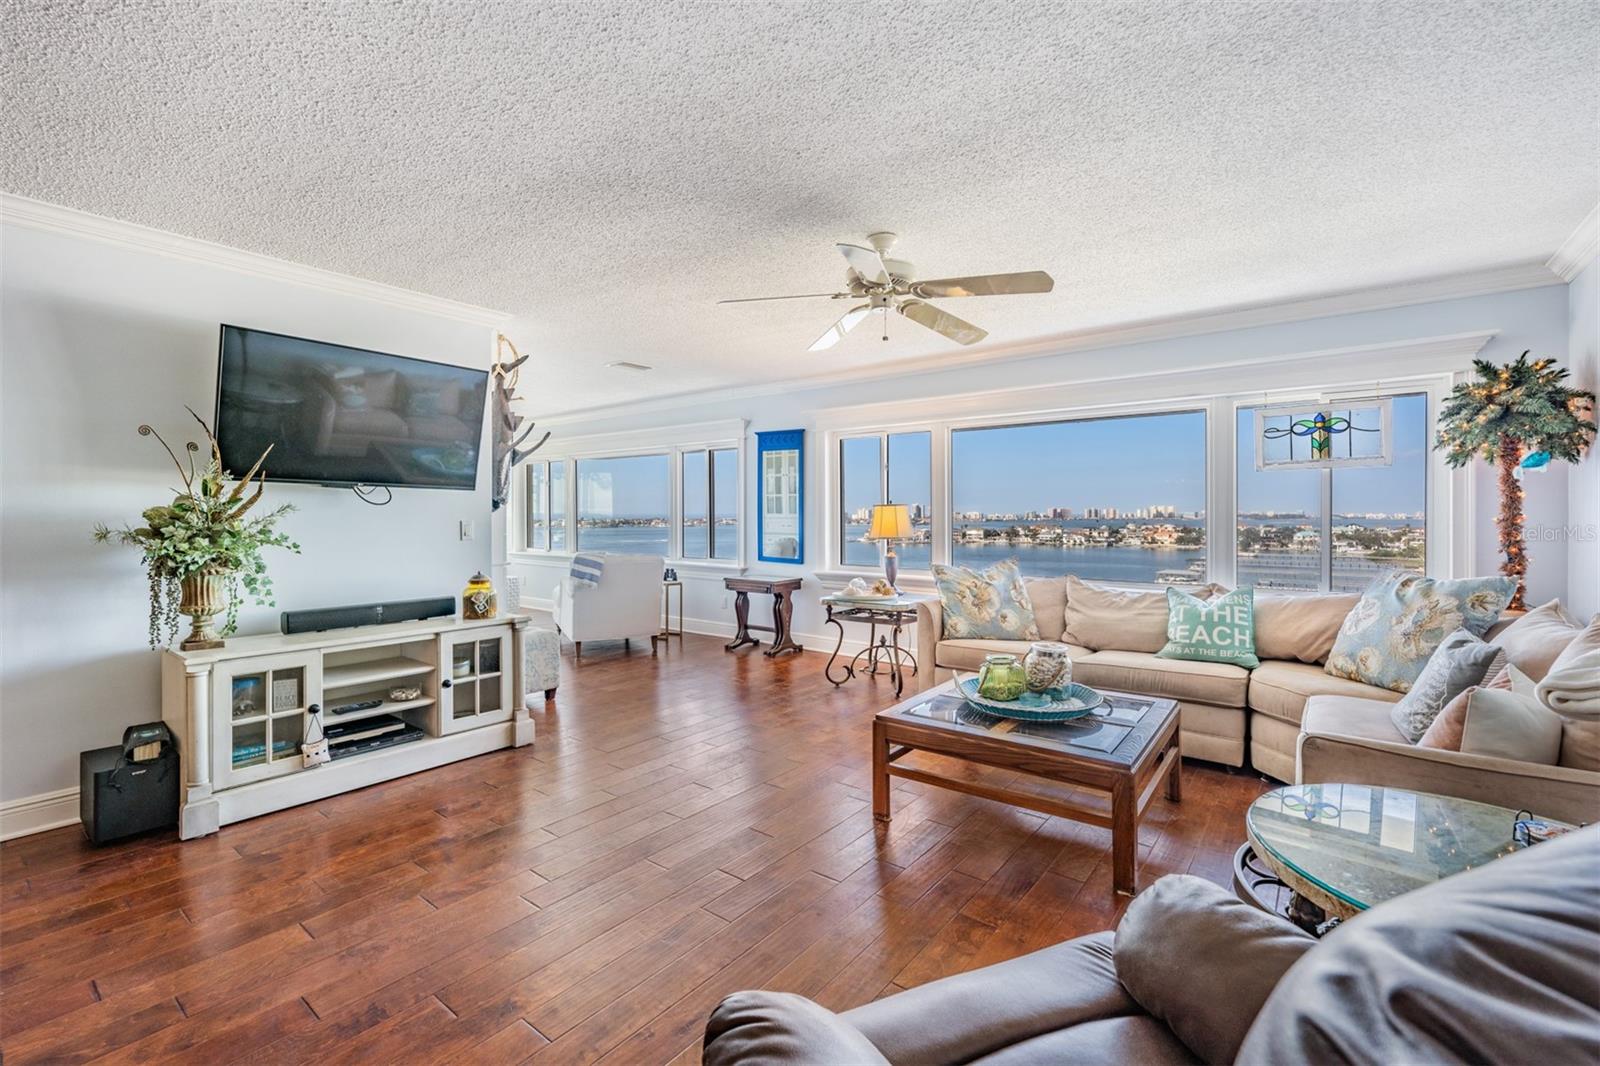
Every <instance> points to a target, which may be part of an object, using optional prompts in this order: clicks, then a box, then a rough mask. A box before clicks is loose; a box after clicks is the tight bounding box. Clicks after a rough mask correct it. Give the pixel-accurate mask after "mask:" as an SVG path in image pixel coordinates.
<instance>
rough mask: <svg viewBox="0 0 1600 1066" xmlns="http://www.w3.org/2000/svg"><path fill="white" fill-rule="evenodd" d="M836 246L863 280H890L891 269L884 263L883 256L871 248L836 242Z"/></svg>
mask: <svg viewBox="0 0 1600 1066" xmlns="http://www.w3.org/2000/svg"><path fill="white" fill-rule="evenodd" d="M834 247H835V248H837V249H839V254H840V255H842V256H844V258H845V262H847V263H849V264H850V269H851V270H854V271H855V272H856V273H857V274H860V275H861V280H863V281H887V280H889V270H888V268H887V267H885V266H884V265H883V256H881V255H879V254H878V253H877V252H875V251H873V250H872V249H871V248H863V247H861V245H859V244H836V245H834Z"/></svg>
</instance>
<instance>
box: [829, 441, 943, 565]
mask: <svg viewBox="0 0 1600 1066" xmlns="http://www.w3.org/2000/svg"><path fill="white" fill-rule="evenodd" d="M839 501H840V505H841V506H840V508H839V515H840V519H841V521H840V536H839V559H840V561H841V562H842V563H844V565H846V566H871V567H876V566H878V565H880V562H881V557H880V554H879V548H878V545H877V544H875V543H873V542H872V541H869V540H865V539H864V538H865V536H866V532H867V525H868V523H869V522H871V520H872V508H873V506H874V505H875V504H880V503H903V504H905V505H906V509H907V510H909V511H910V512H911V525H912V527H913V529H914V530H915V531H916V534H917V537H916V539H915V540H913V541H911V542H910V543H908V544H903V545H899V546H897V547H896V549H895V551H896V553H897V554H898V555H899V557H900V568H901V569H902V570H927V569H928V568H929V566H930V564H931V563H932V562H933V556H932V543H933V539H932V535H931V534H932V522H933V434H932V432H930V431H928V430H918V431H914V432H909V433H880V434H875V435H873V436H869V437H846V438H844V439H843V440H841V441H840V442H839Z"/></svg>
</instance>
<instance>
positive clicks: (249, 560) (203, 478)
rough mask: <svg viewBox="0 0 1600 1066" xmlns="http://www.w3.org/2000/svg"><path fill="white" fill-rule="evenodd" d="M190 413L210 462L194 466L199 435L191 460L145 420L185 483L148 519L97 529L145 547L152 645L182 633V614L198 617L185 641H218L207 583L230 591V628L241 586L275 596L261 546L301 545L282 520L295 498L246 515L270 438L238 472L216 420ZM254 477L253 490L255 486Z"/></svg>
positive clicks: (190, 446)
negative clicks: (228, 461)
mask: <svg viewBox="0 0 1600 1066" xmlns="http://www.w3.org/2000/svg"><path fill="white" fill-rule="evenodd" d="M189 413H190V414H191V415H194V420H195V421H196V422H198V423H200V428H201V429H202V430H203V431H204V432H205V435H206V439H207V440H208V441H209V442H210V444H211V457H210V459H209V460H208V461H207V462H206V464H205V465H204V467H200V468H197V467H196V466H195V455H196V454H197V453H198V452H199V450H200V448H199V445H197V444H195V443H194V442H193V441H189V442H187V443H186V444H185V445H184V448H185V450H186V451H187V452H188V453H189V454H188V460H189V462H188V465H187V467H186V466H185V465H184V463H182V462H181V461H179V459H178V456H177V454H176V453H174V452H173V450H172V448H171V447H170V446H169V445H168V444H167V442H166V441H165V440H163V439H162V437H161V435H160V434H159V433H157V432H156V431H155V430H153V429H151V428H150V427H149V426H140V427H139V435H140V436H141V437H155V439H156V440H157V441H159V442H160V444H161V446H162V447H163V448H166V450H167V454H168V455H169V456H171V457H172V461H173V463H174V464H175V465H176V466H177V468H178V474H179V476H180V477H182V478H183V490H182V491H180V492H178V493H177V495H175V496H174V497H173V499H172V502H171V503H170V504H166V505H163V506H157V507H151V508H149V509H148V510H146V511H145V512H144V514H143V515H142V516H141V517H142V518H143V519H144V524H143V525H140V526H123V527H122V528H121V529H110V528H107V527H106V526H104V525H98V526H96V527H95V530H94V539H95V540H97V541H100V542H106V541H112V540H114V541H116V542H117V543H119V544H127V545H130V546H132V547H135V548H138V549H139V550H140V551H141V552H142V553H143V555H144V568H145V573H146V574H147V575H148V576H149V579H150V634H149V637H150V647H152V648H160V647H163V646H165V645H166V644H167V643H169V642H170V641H171V640H172V638H173V637H175V636H177V633H178V616H179V615H180V614H187V615H190V616H191V617H193V618H194V631H193V632H192V633H191V634H190V638H189V639H188V640H186V641H184V646H185V647H213V646H216V645H217V644H219V643H220V641H218V640H216V636H215V634H213V633H211V632H210V618H211V616H212V615H213V614H215V613H217V609H218V608H219V607H220V604H213V603H209V602H208V601H209V600H212V599H215V598H216V597H215V596H214V595H211V596H208V595H207V592H206V586H207V584H208V583H209V584H210V585H213V586H214V585H215V584H216V583H217V582H220V585H221V588H220V589H213V592H225V593H226V598H227V605H226V608H225V611H226V614H225V617H224V620H223V624H222V633H223V635H227V634H229V633H232V632H233V630H234V628H235V627H236V626H237V624H238V619H239V602H240V600H241V598H242V596H241V593H244V594H248V595H249V596H250V597H251V598H253V599H254V600H255V602H256V603H258V604H262V605H271V604H272V603H273V599H272V578H271V577H270V576H268V574H267V565H266V561H265V560H264V559H262V557H261V553H262V550H263V549H265V548H284V549H287V550H288V551H292V552H296V553H298V552H299V551H300V545H299V544H297V543H295V542H294V541H292V540H290V539H289V537H288V535H287V534H285V533H283V532H281V531H279V530H278V528H277V525H278V522H279V521H280V520H281V519H282V518H283V516H284V515H286V514H288V513H289V512H290V511H292V510H294V507H293V506H292V505H290V504H284V505H283V506H281V507H278V508H275V509H273V510H271V511H268V512H266V513H265V514H259V515H256V516H255V517H253V518H250V517H247V516H248V515H249V514H250V511H251V510H252V509H253V508H254V507H255V506H256V504H257V503H259V502H260V500H261V494H262V493H263V492H264V491H265V490H266V484H265V473H264V472H263V470H262V464H263V463H265V462H266V459H267V455H268V454H269V453H270V452H271V451H272V447H271V446H270V445H269V446H268V447H267V450H266V451H264V452H262V453H261V458H259V459H257V460H256V463H255V465H254V466H253V467H251V468H250V472H249V473H248V474H246V475H245V476H244V477H243V478H238V479H234V478H233V477H232V475H230V474H229V473H228V472H227V471H225V470H224V469H223V468H222V452H221V449H220V448H218V446H217V438H216V437H215V436H214V435H213V434H212V432H211V427H210V426H208V425H206V423H205V420H204V419H202V418H201V417H200V416H199V415H197V414H195V413H194V411H192V410H190V411H189ZM230 481H232V484H230ZM252 481H254V482H255V491H254V492H251V491H250V489H251V483H252ZM207 608H209V609H207Z"/></svg>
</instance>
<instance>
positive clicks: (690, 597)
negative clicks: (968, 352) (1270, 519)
mask: <svg viewBox="0 0 1600 1066" xmlns="http://www.w3.org/2000/svg"><path fill="white" fill-rule="evenodd" d="M1567 300H1568V294H1567V287H1566V286H1565V285H1561V284H1551V285H1548V286H1544V287H1540V288H1535V289H1524V290H1519V291H1515V292H1505V293H1496V294H1492V295H1487V296H1477V297H1471V298H1463V299H1455V300H1442V301H1437V302H1433V303H1426V304H1416V305H1412V306H1409V307H1397V308H1390V309H1386V310H1381V311H1367V312H1360V313H1355V314H1347V315H1337V316H1330V317H1324V318H1317V319H1309V320H1305V321H1299V322H1289V323H1283V324H1277V325H1270V326H1260V327H1255V328H1250V329H1238V330H1229V331H1226V332H1219V333H1211V334H1205V335H1200V336H1192V337H1180V338H1174V339H1168V340H1157V341H1148V342H1141V343H1136V344H1127V345H1120V346H1116V347H1111V348H1102V349H1094V350H1085V351H1077V352H1070V353H1065V354H1060V355H1053V356H1050V355H1046V356H1039V357H1033V358H1028V359H1021V360H1016V361H1012V362H1007V363H1004V364H998V365H995V364H991V365H978V366H966V367H960V368H955V369H944V370H934V371H928V372H922V373H908V374H905V375H903V376H900V377H896V378H892V379H884V380H873V381H863V382H853V383H847V384H832V385H824V386H820V387H812V388H796V389H794V390H792V391H788V392H783V393H780V394H776V395H767V396H761V397H755V398H750V397H743V398H741V397H737V396H734V397H724V398H719V397H715V396H713V397H709V398H707V397H697V398H694V399H688V400H685V402H684V403H682V404H679V405H674V406H671V407H668V408H648V409H637V410H623V411H618V412H615V413H610V414H604V415H602V416H601V417H597V418H594V419H590V420H586V421H582V422H578V423H568V424H561V425H558V426H556V427H555V430H554V433H555V436H554V437H553V438H552V443H551V445H550V449H551V451H552V453H557V452H559V451H560V448H561V444H560V438H561V437H562V436H563V435H568V436H574V437H576V436H584V435H588V434H598V433H615V432H625V431H630V430H641V429H645V428H648V427H650V426H661V427H668V426H674V425H682V424H685V423H695V422H704V421H712V420H719V419H724V418H737V417H744V418H748V419H749V420H750V432H751V438H750V440H751V444H750V454H751V456H752V462H751V463H750V469H749V470H748V471H747V472H746V473H747V486H746V491H747V493H748V499H749V500H750V501H751V507H752V517H751V519H750V521H748V522H747V524H746V529H745V531H744V536H745V540H746V543H747V546H748V549H747V550H748V557H749V559H750V560H751V561H752V562H751V568H750V569H751V572H752V573H756V574H762V575H773V576H788V577H802V578H805V579H807V580H808V588H807V590H806V591H805V592H803V593H802V595H801V596H800V597H799V598H798V599H797V601H796V608H795V628H796V631H797V632H798V633H799V634H801V635H802V636H803V637H808V638H810V639H811V640H812V642H814V643H816V644H817V646H819V647H822V646H825V647H826V648H828V649H831V648H832V645H833V636H832V633H833V631H832V630H831V629H828V628H826V627H825V624H824V622H823V615H822V611H821V609H820V607H818V605H817V603H816V595H817V594H818V593H820V592H821V586H820V585H819V584H818V583H817V581H816V570H817V568H818V567H820V566H821V565H822V551H823V547H822V545H823V538H824V537H825V536H826V531H825V530H824V528H823V506H822V500H821V498H820V496H819V495H818V493H817V488H818V485H819V484H820V482H819V476H818V470H817V464H818V463H819V462H821V461H822V456H821V454H820V442H819V440H818V434H817V431H816V430H817V418H818V413H819V412H822V411H827V410H830V409H835V408H839V407H847V406H855V405H861V404H871V403H877V402H882V401H887V400H894V399H906V398H920V397H943V396H962V395H965V394H968V393H970V392H973V391H979V390H992V389H996V388H1000V387H1006V386H1015V385H1019V384H1036V385H1039V386H1045V385H1052V384H1056V383H1059V382H1064V381H1075V380H1084V379H1085V378H1087V377H1094V376H1102V375H1115V374H1117V373H1120V372H1125V371H1126V370H1127V369H1128V368H1138V369H1139V370H1140V371H1141V372H1150V371H1153V370H1160V369H1170V370H1172V371H1180V370H1183V369H1186V368H1188V367H1192V366H1197V365H1214V364H1217V363H1220V362H1225V361H1228V360H1231V359H1239V358H1254V357H1258V356H1269V355H1284V356H1290V355H1296V354H1301V353H1306V352H1316V351H1325V350H1331V349H1341V348H1351V347H1358V346H1363V345H1384V344H1392V343H1395V342H1398V341H1405V340H1413V339H1419V338H1426V337H1440V336H1447V335H1453V334H1460V333H1471V332H1477V331H1491V330H1492V331H1495V333H1496V336H1495V337H1494V338H1493V339H1492V340H1491V341H1490V342H1489V343H1488V345H1487V346H1486V347H1485V348H1484V350H1483V356H1484V357H1485V358H1487V359H1492V360H1496V361H1500V362H1504V361H1508V360H1510V359H1514V358H1515V357H1516V356H1517V355H1518V354H1519V353H1521V352H1522V351H1523V350H1524V349H1532V350H1533V352H1534V353H1535V355H1539V354H1556V355H1559V354H1561V353H1563V352H1565V351H1566V350H1567V343H1568V325H1567ZM804 340H805V339H804V338H800V339H799V341H797V344H799V343H803V341H804ZM758 357H759V358H765V359H768V360H770V361H771V362H772V364H773V367H774V370H773V373H774V376H775V377H782V376H785V375H789V374H793V373H794V372H795V368H796V367H797V366H798V365H800V361H802V360H807V361H809V362H807V363H806V364H805V365H807V366H809V367H813V368H814V367H816V366H817V365H818V364H819V363H825V362H826V361H833V362H834V363H836V364H843V365H847V360H848V356H847V355H841V354H839V353H838V352H837V351H835V352H830V353H824V354H823V355H821V356H816V355H807V354H806V353H805V352H803V351H800V350H798V348H797V350H796V351H794V352H789V353H778V354H774V353H763V354H762V355H760V356H757V355H755V354H754V353H753V354H752V358H758ZM1463 369H1466V368H1465V367H1463ZM1328 373H1329V380H1330V381H1338V380H1340V378H1339V369H1338V367H1337V365H1330V366H1329V370H1328ZM1395 373H1396V375H1397V376H1398V375H1401V374H1403V373H1405V368H1404V367H1396V368H1395ZM1271 387H1272V383H1271V380H1270V374H1269V373H1267V372H1258V371H1256V370H1255V369H1252V370H1251V371H1249V372H1248V373H1247V377H1246V380H1244V381H1242V382H1241V385H1240V390H1241V391H1245V390H1248V389H1251V388H1262V389H1268V388H1271ZM1151 388H1152V390H1158V389H1159V388H1160V381H1159V378H1155V379H1152V385H1151ZM530 408H531V409H532V410H533V411H535V412H536V411H537V402H536V397H535V398H534V402H533V403H531V404H530ZM795 428H804V429H806V430H807V440H808V449H807V456H806V463H807V466H806V500H805V520H806V555H807V559H806V563H805V565H803V566H798V567H787V566H780V565H774V564H768V563H757V562H755V559H756V550H755V537H756V527H755V521H754V518H753V508H754V507H755V500H756V483H755V470H754V465H755V464H754V461H753V456H754V433H755V432H756V431H760V430H776V429H795ZM1473 478H1474V481H1473V493H1474V497H1475V501H1476V502H1475V507H1474V510H1475V512H1476V513H1475V515H1474V520H1473V532H1474V538H1473V542H1474V554H1473V569H1474V571H1475V572H1477V573H1493V572H1495V571H1496V570H1497V569H1498V567H1499V554H1498V547H1497V543H1496V539H1495V531H1494V514H1495V508H1496V502H1497V489H1496V485H1495V474H1494V471H1493V470H1492V469H1490V468H1489V467H1487V466H1485V465H1483V464H1479V465H1478V467H1477V469H1476V470H1475V471H1474V474H1473ZM1527 491H1528V500H1527V510H1528V521H1529V522H1530V524H1534V523H1538V524H1553V525H1556V526H1559V525H1561V524H1562V523H1564V522H1565V521H1566V516H1567V509H1568V499H1567V495H1568V494H1567V472H1566V470H1565V468H1564V467H1561V466H1559V465H1558V466H1557V468H1556V469H1555V470H1553V471H1552V472H1551V473H1549V474H1548V475H1545V476H1542V477H1538V478H1530V479H1529V481H1528V490H1527ZM1529 562H1530V572H1529V581H1528V584H1529V590H1530V599H1532V601H1533V602H1535V603H1537V602H1542V601H1543V600H1546V599H1549V598H1551V597H1554V596H1561V597H1562V598H1564V599H1565V598H1568V597H1569V595H1570V594H1569V592H1568V578H1567V567H1568V552H1567V546H1566V544H1565V543H1560V542H1548V541H1540V542H1535V543H1532V544H1530V546H1529ZM512 571H513V573H516V574H518V575H519V576H521V577H522V578H523V581H524V586H525V588H526V593H525V594H526V595H527V596H529V597H538V598H542V597H547V596H548V595H549V589H550V588H551V587H552V586H553V585H554V584H555V583H556V581H557V580H558V579H559V576H560V574H561V572H562V567H561V565H560V564H558V563H556V562H554V561H551V562H543V563H541V562H538V561H532V560H529V559H528V558H527V557H525V556H524V557H522V558H521V559H517V560H515V562H514V565H513V567H512ZM684 576H685V579H686V580H685V614H686V615H687V617H688V618H689V619H691V620H694V619H699V620H702V621H705V622H709V623H712V624H731V620H732V613H731V611H730V610H729V609H728V607H727V605H726V604H727V596H726V594H725V593H724V591H723V589H722V578H721V576H720V575H698V574H693V573H690V572H689V571H688V570H687V569H685V571H684ZM764 610H766V605H765V604H762V605H760V606H759V608H757V611H758V612H759V611H764ZM691 624H692V623H691ZM707 628H710V627H709V626H708V627H707ZM863 632H864V631H863ZM851 635H852V636H855V635H856V634H854V633H852V634H851Z"/></svg>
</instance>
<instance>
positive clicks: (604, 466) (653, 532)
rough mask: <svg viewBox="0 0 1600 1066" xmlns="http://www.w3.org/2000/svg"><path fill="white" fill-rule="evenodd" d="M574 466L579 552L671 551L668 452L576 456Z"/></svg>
mask: <svg viewBox="0 0 1600 1066" xmlns="http://www.w3.org/2000/svg"><path fill="white" fill-rule="evenodd" d="M577 467H578V549H579V550H580V551H606V552H624V553H625V552H637V553H645V554H649V553H659V554H661V555H663V556H665V555H669V554H670V553H671V545H670V540H671V537H670V533H671V493H672V489H671V485H672V467H671V465H670V463H669V461H668V457H667V456H666V455H631V456H626V457H621V458H615V459H579V460H578V463H577Z"/></svg>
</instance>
